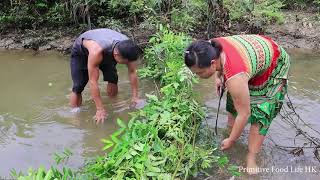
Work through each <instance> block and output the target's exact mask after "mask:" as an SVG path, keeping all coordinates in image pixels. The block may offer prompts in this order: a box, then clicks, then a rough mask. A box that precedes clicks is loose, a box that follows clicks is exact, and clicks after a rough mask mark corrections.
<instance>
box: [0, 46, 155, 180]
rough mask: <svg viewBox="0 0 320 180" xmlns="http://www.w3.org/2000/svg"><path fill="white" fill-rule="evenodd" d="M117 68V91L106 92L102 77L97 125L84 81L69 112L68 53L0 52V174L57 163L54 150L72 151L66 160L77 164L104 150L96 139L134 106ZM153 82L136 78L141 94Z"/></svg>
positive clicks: (122, 73)
mask: <svg viewBox="0 0 320 180" xmlns="http://www.w3.org/2000/svg"><path fill="white" fill-rule="evenodd" d="M118 71H119V94H118V96H116V97H114V98H109V97H107V96H106V93H105V92H104V91H105V86H106V83H105V82H102V81H101V82H100V89H101V96H102V100H103V102H104V104H105V105H106V108H107V110H108V112H109V117H108V119H107V120H106V121H105V123H104V124H102V125H96V124H95V123H94V121H93V116H94V115H95V105H94V103H93V101H92V100H90V95H89V90H88V87H87V88H86V89H85V91H84V95H83V101H84V102H83V104H84V106H83V107H81V111H80V112H79V113H72V112H70V110H71V109H70V108H69V105H68V103H69V94H70V91H71V85H72V81H71V78H70V72H69V57H68V56H62V55H60V54H58V53H54V52H48V53H41V54H33V52H29V51H24V52H16V51H6V52H0V84H1V91H0V92H1V93H0V179H1V177H9V172H10V170H11V169H12V168H16V169H17V170H21V171H23V172H26V170H27V168H28V167H34V168H37V167H39V166H40V165H44V166H45V167H47V168H49V167H50V165H53V164H55V162H54V160H53V154H54V153H55V152H62V151H63V150H64V149H65V148H69V149H70V150H71V151H72V152H73V154H74V155H73V156H72V157H71V158H70V160H69V161H68V163H67V165H69V166H71V167H75V168H76V167H79V166H81V165H82V164H83V163H84V159H85V158H87V157H94V156H96V155H102V154H103V152H102V151H101V148H102V147H103V144H102V143H101V141H100V139H102V138H105V137H107V136H109V135H110V134H112V132H114V130H115V129H117V128H118V126H117V124H116V119H117V118H121V119H123V120H127V119H128V112H130V111H133V108H130V102H131V91H130V83H129V81H128V78H127V70H126V67H125V66H121V65H119V66H118ZM100 79H102V78H100ZM152 88H153V86H152V85H150V84H148V83H147V82H145V81H142V82H140V85H139V95H140V97H142V98H143V97H144V92H150V91H153V89H152ZM141 103H142V104H143V102H141ZM141 103H140V104H139V106H141Z"/></svg>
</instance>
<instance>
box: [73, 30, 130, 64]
mask: <svg viewBox="0 0 320 180" xmlns="http://www.w3.org/2000/svg"><path fill="white" fill-rule="evenodd" d="M127 39H129V38H128V37H127V36H126V35H124V34H121V33H119V32H116V31H113V30H111V29H107V28H101V29H93V30H89V31H86V32H84V33H83V34H81V35H80V36H79V37H78V38H77V39H76V40H75V42H74V44H73V47H72V50H71V56H80V57H83V58H79V59H81V60H80V61H82V62H81V66H82V67H83V68H87V62H88V54H89V52H88V50H87V48H85V47H84V46H83V44H82V41H83V40H93V41H95V42H97V43H98V44H99V45H100V46H101V47H102V48H103V60H102V63H101V65H107V66H108V65H115V64H116V62H115V60H114V57H113V53H112V51H113V49H114V47H115V45H116V44H117V43H118V42H119V41H123V40H127ZM83 61H84V62H83ZM110 63H111V64H110ZM101 65H100V66H101Z"/></svg>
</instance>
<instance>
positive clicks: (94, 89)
mask: <svg viewBox="0 0 320 180" xmlns="http://www.w3.org/2000/svg"><path fill="white" fill-rule="evenodd" d="M83 45H84V47H86V48H87V49H88V51H89V55H88V73H89V85H90V92H91V96H92V98H93V100H94V102H95V105H96V108H97V110H101V109H103V110H104V106H103V104H102V100H101V97H100V91H99V86H98V79H99V64H100V63H101V62H102V58H103V54H102V52H103V49H102V48H101V46H100V45H99V44H97V43H96V42H94V41H92V40H84V41H83Z"/></svg>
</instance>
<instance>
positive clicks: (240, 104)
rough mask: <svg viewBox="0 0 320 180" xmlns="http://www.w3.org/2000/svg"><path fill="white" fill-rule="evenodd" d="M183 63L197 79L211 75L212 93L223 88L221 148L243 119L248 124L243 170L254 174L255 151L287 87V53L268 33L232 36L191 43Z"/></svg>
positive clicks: (240, 128)
mask: <svg viewBox="0 0 320 180" xmlns="http://www.w3.org/2000/svg"><path fill="white" fill-rule="evenodd" d="M185 64H186V65H187V66H188V67H189V68H190V69H191V71H192V72H194V73H196V74H197V75H198V76H200V77H201V78H209V77H211V76H212V75H213V74H215V85H216V88H217V92H218V93H219V89H220V87H226V88H227V90H228V93H227V105H226V109H227V111H228V126H229V128H230V129H231V133H230V135H229V137H228V138H226V139H224V140H223V141H222V144H221V149H222V150H225V149H228V148H230V147H231V146H232V145H233V144H234V142H235V141H236V140H237V139H238V138H239V136H240V135H241V133H242V131H243V129H244V127H245V126H246V124H247V122H249V123H250V124H251V127H250V133H249V140H248V141H249V143H248V149H249V152H248V154H247V172H248V173H249V174H255V173H257V170H258V168H257V165H256V155H257V153H258V152H259V151H260V149H261V146H262V144H263V141H264V138H265V136H266V134H267V131H268V129H269V127H270V124H271V121H272V120H273V119H274V118H275V117H276V115H277V114H278V112H279V111H280V109H281V106H282V103H283V99H284V96H285V94H286V92H287V78H288V71H289V67H290V61H289V55H288V54H287V53H286V51H285V50H284V49H283V48H282V47H280V46H279V45H277V44H276V43H275V42H274V41H273V40H271V39H270V38H269V37H265V36H261V35H235V36H228V37H219V38H215V39H211V40H209V41H204V40H198V41H195V42H193V43H192V44H191V45H190V46H189V47H188V48H187V50H186V52H185ZM222 85H224V86H222Z"/></svg>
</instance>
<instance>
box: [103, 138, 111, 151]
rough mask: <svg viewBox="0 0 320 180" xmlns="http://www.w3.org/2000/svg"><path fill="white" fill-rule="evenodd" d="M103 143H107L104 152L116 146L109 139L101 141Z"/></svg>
mask: <svg viewBox="0 0 320 180" xmlns="http://www.w3.org/2000/svg"><path fill="white" fill-rule="evenodd" d="M101 141H102V142H103V143H105V145H104V147H103V148H102V150H103V151H105V150H107V149H109V148H110V147H112V146H113V145H114V143H113V142H112V141H110V140H108V139H101Z"/></svg>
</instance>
